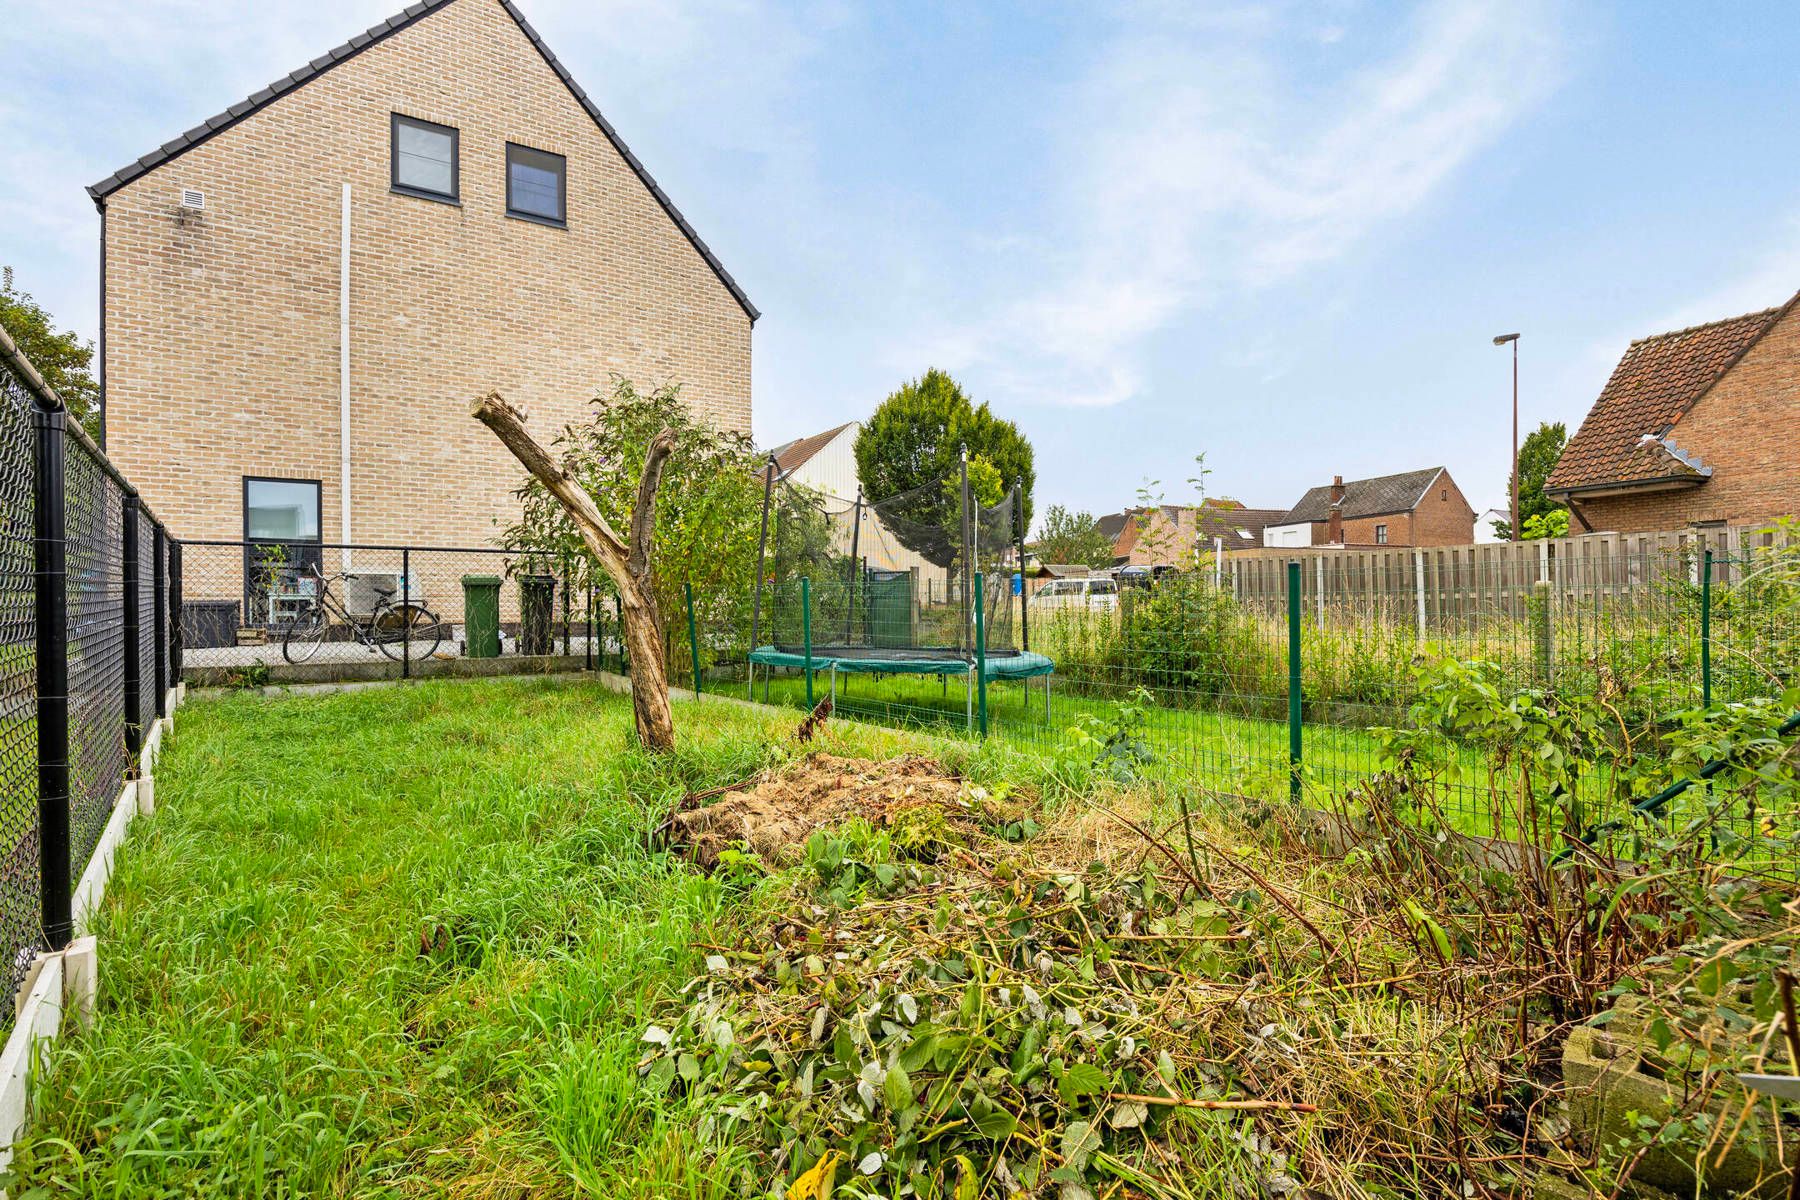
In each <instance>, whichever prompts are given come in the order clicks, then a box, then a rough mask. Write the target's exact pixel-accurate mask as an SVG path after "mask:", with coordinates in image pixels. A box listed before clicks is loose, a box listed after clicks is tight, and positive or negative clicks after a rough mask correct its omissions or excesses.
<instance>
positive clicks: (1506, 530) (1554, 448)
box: [1489, 421, 1569, 542]
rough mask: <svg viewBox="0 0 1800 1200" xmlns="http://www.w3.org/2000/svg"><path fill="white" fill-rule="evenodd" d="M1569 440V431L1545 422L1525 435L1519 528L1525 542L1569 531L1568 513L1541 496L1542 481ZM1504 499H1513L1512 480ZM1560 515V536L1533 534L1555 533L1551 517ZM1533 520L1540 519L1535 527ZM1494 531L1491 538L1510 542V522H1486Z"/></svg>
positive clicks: (1562, 425)
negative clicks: (1551, 531) (1550, 531)
mask: <svg viewBox="0 0 1800 1200" xmlns="http://www.w3.org/2000/svg"><path fill="white" fill-rule="evenodd" d="M1568 440H1569V427H1568V426H1567V425H1564V424H1563V423H1562V422H1561V421H1545V422H1543V423H1542V424H1540V425H1539V426H1538V427H1537V428H1536V429H1534V430H1532V431H1531V432H1530V433H1529V434H1528V435H1526V438H1525V441H1524V443H1523V444H1522V445H1520V447H1519V524H1520V526H1522V527H1523V529H1524V533H1525V538H1526V539H1527V540H1530V539H1531V538H1541V537H1562V536H1564V535H1565V534H1567V533H1568V531H1569V511H1568V509H1566V508H1564V507H1563V506H1562V505H1560V504H1558V503H1557V502H1556V501H1554V500H1552V499H1550V497H1548V496H1546V495H1544V481H1545V480H1547V479H1549V478H1550V472H1551V471H1553V470H1555V469H1556V460H1557V459H1559V458H1561V457H1562V452H1563V446H1564V445H1565V444H1567V442H1568ZM1506 488H1507V498H1508V501H1509V502H1510V500H1511V497H1512V479H1511V477H1510V476H1509V477H1508V478H1507V481H1506ZM1556 513H1561V514H1562V520H1561V528H1562V532H1561V533H1549V532H1538V533H1533V532H1532V530H1533V529H1534V528H1535V529H1538V530H1550V529H1555V528H1556V527H1557V524H1556V522H1555V521H1554V520H1552V516H1553V514H1556ZM1533 517H1540V518H1543V519H1542V520H1540V521H1539V522H1538V523H1537V524H1536V525H1535V526H1534V525H1533V524H1532V520H1531V519H1532V518H1533ZM1489 524H1491V525H1492V526H1493V527H1494V534H1495V536H1497V537H1498V538H1499V539H1500V540H1501V541H1503V542H1510V541H1511V540H1512V521H1511V520H1509V519H1506V518H1500V519H1496V520H1494V521H1491V522H1489Z"/></svg>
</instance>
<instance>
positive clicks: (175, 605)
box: [169, 538, 186, 687]
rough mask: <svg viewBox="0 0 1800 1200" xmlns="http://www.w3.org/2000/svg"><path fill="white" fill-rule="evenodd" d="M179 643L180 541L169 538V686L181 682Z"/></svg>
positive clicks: (182, 663) (181, 654) (181, 664)
mask: <svg viewBox="0 0 1800 1200" xmlns="http://www.w3.org/2000/svg"><path fill="white" fill-rule="evenodd" d="M185 649H186V647H184V646H183V645H182V644H181V543H180V542H179V541H176V540H175V539H173V538H171V539H170V540H169V686H170V687H178V686H180V684H181V669H182V667H183V666H184V665H185V663H184V662H183V661H182V659H183V651H184V650H185Z"/></svg>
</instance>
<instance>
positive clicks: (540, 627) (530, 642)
mask: <svg viewBox="0 0 1800 1200" xmlns="http://www.w3.org/2000/svg"><path fill="white" fill-rule="evenodd" d="M555 617H556V576H554V575H521V576H519V653H520V654H548V653H550V651H551V650H552V649H553V647H554V645H555V639H554V637H553V636H552V633H551V627H552V626H553V625H554V624H555Z"/></svg>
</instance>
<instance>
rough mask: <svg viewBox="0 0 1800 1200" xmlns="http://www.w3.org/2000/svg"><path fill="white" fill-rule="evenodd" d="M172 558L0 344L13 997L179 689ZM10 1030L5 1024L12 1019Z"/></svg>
mask: <svg viewBox="0 0 1800 1200" xmlns="http://www.w3.org/2000/svg"><path fill="white" fill-rule="evenodd" d="M179 561H180V549H179V546H178V544H177V543H176V542H175V541H174V540H173V539H172V538H170V537H169V536H168V534H167V531H166V530H164V529H163V527H162V526H161V524H160V523H159V522H158V521H157V520H156V518H155V516H154V514H152V513H151V512H150V510H149V509H148V508H146V507H145V506H144V505H143V504H142V502H141V501H140V500H139V498H138V496H137V494H136V492H135V490H134V489H133V488H132V487H131V485H130V483H129V482H128V481H127V480H126V479H125V478H124V477H123V476H122V475H120V473H119V472H118V470H117V469H116V468H115V467H114V466H113V465H112V464H111V463H110V462H109V461H108V460H107V458H106V456H105V455H104V454H103V453H101V452H100V450H99V449H98V448H97V447H96V446H95V445H94V444H93V442H92V441H91V440H90V439H89V438H88V436H87V435H86V434H85V433H84V432H83V431H82V430H81V428H80V427H79V425H78V424H76V423H75V420H74V418H73V416H72V415H71V414H69V413H68V412H67V411H66V410H65V408H64V406H63V404H62V401H61V399H60V398H59V397H58V396H57V395H56V393H55V392H54V391H52V390H51V389H50V388H49V387H47V386H46V385H45V384H44V382H43V380H42V378H41V377H40V376H39V375H38V373H37V371H36V370H35V369H34V368H33V367H32V365H31V363H30V362H29V361H28V360H27V359H26V358H25V357H24V355H23V354H21V353H20V352H19V350H18V348H17V347H16V346H15V345H14V343H13V342H12V340H11V338H9V337H8V336H6V333H5V331H4V330H0V789H3V791H0V797H3V800H0V849H3V850H4V854H3V855H0V954H3V955H5V971H6V975H7V983H8V986H9V988H16V987H17V986H18V984H19V982H20V981H21V980H22V978H23V977H24V974H25V972H26V970H27V968H28V967H29V966H30V965H31V962H32V960H33V958H34V957H35V956H36V954H37V953H38V951H40V950H44V949H56V948H59V947H61V946H62V945H64V944H65V943H67V941H68V940H69V938H70V937H71V936H73V932H74V929H73V924H74V913H73V894H74V890H75V888H76V886H77V885H78V883H79V881H80V879H81V876H82V873H83V871H84V870H85V869H86V867H87V865H88V862H89V860H90V859H91V858H92V857H93V854H94V849H95V847H96V846H97V845H98V844H99V841H100V838H101V835H102V834H103V833H104V831H105V829H106V825H107V822H108V821H109V820H111V818H112V814H113V812H114V808H115V805H116V804H117V803H118V802H119V800H120V798H121V796H122V794H123V787H124V784H125V783H126V781H128V780H129V779H131V778H132V777H133V775H134V774H135V773H136V771H137V770H138V767H139V760H140V756H141V752H142V750H143V746H144V739H145V737H146V735H147V733H148V731H149V729H150V727H151V725H152V723H153V722H154V721H155V719H156V717H157V716H158V715H159V714H162V713H165V712H166V711H167V705H168V695H167V692H168V689H169V688H170V687H171V686H172V685H173V683H174V682H175V681H176V680H177V679H178V678H179V674H180V635H179V630H177V629H175V628H173V627H172V626H170V625H169V623H168V620H167V617H168V614H170V613H172V612H174V611H176V609H177V605H176V604H175V603H174V602H173V601H172V600H171V597H170V593H171V591H172V590H175V589H178V588H179V578H180V568H179ZM7 1013H8V1018H0V1019H9V1017H10V1009H8V1010H7Z"/></svg>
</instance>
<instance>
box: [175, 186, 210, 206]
mask: <svg viewBox="0 0 1800 1200" xmlns="http://www.w3.org/2000/svg"><path fill="white" fill-rule="evenodd" d="M181 207H183V208H186V209H190V210H192V211H194V212H199V211H200V210H201V209H203V208H205V207H206V193H205V192H203V191H201V190H200V189H199V188H182V189H181Z"/></svg>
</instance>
